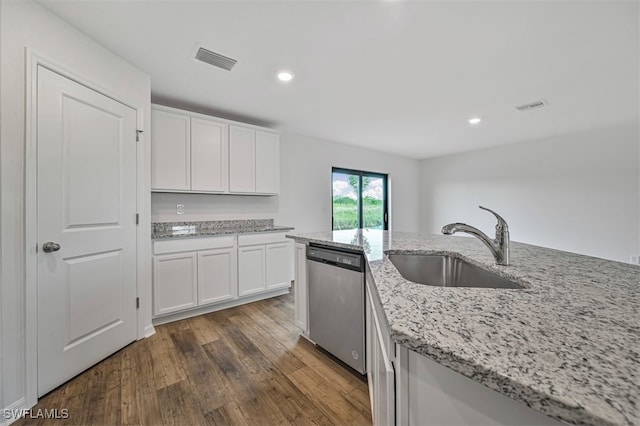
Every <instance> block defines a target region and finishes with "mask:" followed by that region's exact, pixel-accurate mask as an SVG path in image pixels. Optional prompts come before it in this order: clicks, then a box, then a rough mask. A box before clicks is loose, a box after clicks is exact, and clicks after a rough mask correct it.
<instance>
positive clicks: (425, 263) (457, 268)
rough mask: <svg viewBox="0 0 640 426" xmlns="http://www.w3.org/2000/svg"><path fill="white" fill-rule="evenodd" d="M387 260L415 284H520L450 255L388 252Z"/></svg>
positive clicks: (468, 285)
mask: <svg viewBox="0 0 640 426" xmlns="http://www.w3.org/2000/svg"><path fill="white" fill-rule="evenodd" d="M389 260H390V261H391V263H393V264H394V265H395V267H396V269H398V272H400V275H402V276H403V277H404V278H406V279H407V280H409V281H413V282H415V283H418V284H426V285H432V286H440V287H482V288H513V289H521V288H523V287H522V286H521V285H518V284H516V283H514V282H513V281H510V280H508V279H505V278H502V277H500V276H498V275H496V274H494V273H492V272H489V271H485V270H484V269H482V268H479V267H477V266H475V265H472V264H471V263H469V262H467V261H465V260H462V259H459V258H457V257H453V256H445V255H423V254H389Z"/></svg>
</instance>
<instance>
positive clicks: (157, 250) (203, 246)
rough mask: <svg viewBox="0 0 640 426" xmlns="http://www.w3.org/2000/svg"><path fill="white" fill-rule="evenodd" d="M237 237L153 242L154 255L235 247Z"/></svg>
mask: <svg viewBox="0 0 640 426" xmlns="http://www.w3.org/2000/svg"><path fill="white" fill-rule="evenodd" d="M235 239H236V237H235V236H233V235H232V236H225V237H206V238H193V239H188V238H184V239H178V240H160V241H154V242H153V254H166V253H179V252H183V251H198V250H208V249H216V248H224V247H233V246H234V245H235Z"/></svg>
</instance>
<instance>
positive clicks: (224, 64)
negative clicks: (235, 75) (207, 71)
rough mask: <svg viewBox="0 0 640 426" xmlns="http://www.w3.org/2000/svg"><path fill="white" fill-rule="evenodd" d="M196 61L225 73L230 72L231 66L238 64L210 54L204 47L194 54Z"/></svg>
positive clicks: (215, 54) (229, 59) (232, 60)
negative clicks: (225, 71) (222, 70)
mask: <svg viewBox="0 0 640 426" xmlns="http://www.w3.org/2000/svg"><path fill="white" fill-rule="evenodd" d="M196 59H197V60H199V61H202V62H206V63H207V64H210V65H213V66H214V67H218V68H222V69H224V70H227V71H229V70H231V68H233V66H234V65H235V64H236V63H237V62H238V61H236V60H235V59H232V58H228V57H226V56H224V55H221V54H219V53H216V52H212V51H211V50H207V49H205V48H204V47H201V48H199V49H198V51H197V52H196Z"/></svg>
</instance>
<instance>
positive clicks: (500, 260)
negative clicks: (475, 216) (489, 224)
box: [442, 206, 509, 266]
mask: <svg viewBox="0 0 640 426" xmlns="http://www.w3.org/2000/svg"><path fill="white" fill-rule="evenodd" d="M478 207H480V208H481V209H482V210H486V211H488V212H491V213H493V215H494V216H495V217H496V219H498V224H497V225H496V238H495V239H491V238H489V237H488V236H487V234H485V233H484V232H482V231H481V230H479V229H478V228H474V227H473V226H469V225H467V224H466V223H450V224H448V225H445V226H443V227H442V233H443V234H445V235H453V234H455V233H456V232H466V233H467V234H471V235H473V236H474V237H477V238H478V239H480V241H482V242H483V243H484V244H485V245H486V246H487V247H489V250H491V253H492V254H493V257H495V259H496V264H498V265H505V266H506V265H509V225H507V222H506V221H505V220H504V219H503V218H502V217H501V216H500V215H499V214H498V213H496V212H494V211H493V210H489V209H488V208H486V207H482V206H478Z"/></svg>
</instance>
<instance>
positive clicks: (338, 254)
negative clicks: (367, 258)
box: [307, 244, 366, 374]
mask: <svg viewBox="0 0 640 426" xmlns="http://www.w3.org/2000/svg"><path fill="white" fill-rule="evenodd" d="M307 273H308V279H309V281H308V283H309V337H310V338H311V340H313V341H314V342H315V343H316V344H317V345H318V346H320V347H321V348H323V349H325V350H326V351H327V352H329V353H331V354H332V355H334V356H335V357H336V358H338V359H340V360H341V361H343V362H344V363H345V364H347V365H349V366H350V367H351V368H353V369H354V370H356V371H358V372H359V373H360V374H365V373H366V370H365V365H366V364H365V349H364V348H365V346H364V345H365V336H364V257H363V255H362V253H359V252H355V251H351V250H347V249H341V248H335V247H326V246H319V245H313V244H309V246H308V247H307Z"/></svg>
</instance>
